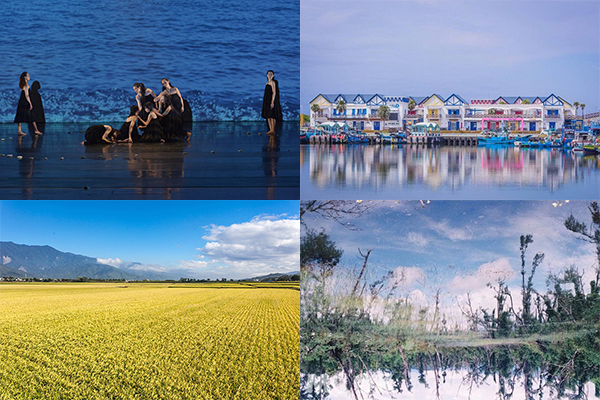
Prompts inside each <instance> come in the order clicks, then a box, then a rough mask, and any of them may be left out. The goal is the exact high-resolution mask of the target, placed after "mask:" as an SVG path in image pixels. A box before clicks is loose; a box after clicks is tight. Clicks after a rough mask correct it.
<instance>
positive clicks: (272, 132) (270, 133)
mask: <svg viewBox="0 0 600 400" xmlns="http://www.w3.org/2000/svg"><path fill="white" fill-rule="evenodd" d="M274 134H275V131H269V132H267V133H265V135H274Z"/></svg>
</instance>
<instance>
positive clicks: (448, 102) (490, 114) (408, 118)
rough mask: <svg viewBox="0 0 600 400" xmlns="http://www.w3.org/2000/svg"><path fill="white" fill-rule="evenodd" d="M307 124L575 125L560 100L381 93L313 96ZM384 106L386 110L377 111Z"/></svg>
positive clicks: (459, 127)
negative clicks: (387, 94)
mask: <svg viewBox="0 0 600 400" xmlns="http://www.w3.org/2000/svg"><path fill="white" fill-rule="evenodd" d="M310 106H311V114H310V115H311V125H312V126H316V125H317V124H320V123H323V122H326V121H336V122H345V123H347V124H348V125H349V126H350V127H351V128H354V129H358V130H384V129H390V130H396V129H406V128H409V127H410V126H411V125H413V124H415V123H419V122H425V123H429V122H434V123H436V124H438V125H439V126H440V127H441V128H442V129H443V130H450V131H458V130H460V131H482V130H498V129H502V128H506V129H508V130H510V131H523V132H539V131H542V130H550V131H552V130H555V129H560V128H562V127H571V126H575V125H576V123H577V121H578V120H580V119H581V118H578V117H577V116H576V114H575V107H574V106H573V105H572V104H571V103H569V102H567V101H566V100H565V99H563V98H562V97H560V96H556V95H554V94H551V95H549V96H545V97H539V96H538V97H521V96H518V97H509V96H500V97H498V98H496V99H491V100H490V99H475V100H470V101H467V100H465V99H464V98H462V97H461V96H459V95H458V94H454V93H453V94H452V95H450V96H448V97H444V96H441V95H439V94H436V93H434V94H432V95H431V96H427V97H416V96H386V95H382V94H336V95H331V94H319V95H318V96H317V97H315V98H314V99H313V100H312V101H311V102H310ZM382 106H386V107H387V110H386V111H380V108H382Z"/></svg>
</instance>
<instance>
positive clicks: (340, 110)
mask: <svg viewBox="0 0 600 400" xmlns="http://www.w3.org/2000/svg"><path fill="white" fill-rule="evenodd" d="M335 109H336V110H337V112H338V113H339V114H343V113H344V111H346V101H345V100H344V99H339V100H338V102H337V105H336V107H335Z"/></svg>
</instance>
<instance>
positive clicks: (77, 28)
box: [0, 0, 300, 200]
mask: <svg viewBox="0 0 600 400" xmlns="http://www.w3.org/2000/svg"><path fill="white" fill-rule="evenodd" d="M0 16H1V21H2V25H3V35H2V36H3V38H2V44H0V54H2V68H0V199H2V200H7V199H11V200H21V199H23V200H28V199H30V200H36V199H46V200H54V199H56V200H65V199H82V200H85V199H90V200H94V199H98V200H100V199H102V200H113V199H114V200H122V199H134V200H137V199H140V200H142V199H155V200H163V199H165V200H166V199H174V200H177V199H179V200H186V199H188V200H204V199H216V200H219V199H224V200H225V199H238V200H240V199H241V200H246V199H299V197H300V171H299V165H300V151H299V150H300V148H299V144H298V143H299V141H298V138H299V135H300V132H299V131H300V129H299V125H300V124H299V121H300V112H299V110H300V5H299V1H298V0H265V1H264V2H261V3H260V6H258V5H256V6H251V5H249V4H248V2H246V1H243V0H227V1H216V2H215V1H164V2H141V1H134V2H124V3H123V2H121V3H116V2H112V1H106V0H100V1H96V2H91V3H86V5H85V6H83V5H82V3H80V2H77V1H74V0H58V1H55V2H46V1H43V0H33V1H30V2H27V3H22V2H16V1H12V0H11V1H9V2H8V3H4V4H3V6H2V11H0Z"/></svg>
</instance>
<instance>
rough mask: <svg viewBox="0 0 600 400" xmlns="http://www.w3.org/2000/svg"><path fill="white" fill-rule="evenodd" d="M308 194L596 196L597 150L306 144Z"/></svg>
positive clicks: (599, 183)
mask: <svg viewBox="0 0 600 400" xmlns="http://www.w3.org/2000/svg"><path fill="white" fill-rule="evenodd" d="M300 162H301V186H302V190H301V195H302V198H305V199H309V198H310V199H359V198H360V199H389V200H392V199H419V198H420V199H432V200H433V199H448V200H463V199H470V200H493V199H496V200H497V199H502V200H550V199H597V198H598V196H599V195H600V157H598V156H583V155H581V154H573V153H572V152H570V151H564V150H562V149H520V148H515V147H512V146H503V147H500V146H496V147H448V146H444V147H423V146H410V145H408V146H382V145H305V146H302V147H301V152H300Z"/></svg>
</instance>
